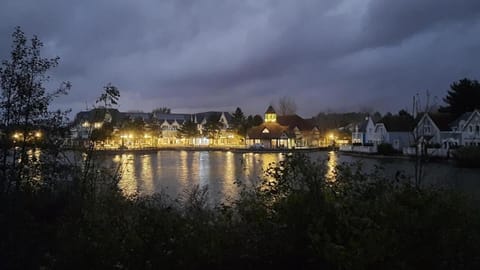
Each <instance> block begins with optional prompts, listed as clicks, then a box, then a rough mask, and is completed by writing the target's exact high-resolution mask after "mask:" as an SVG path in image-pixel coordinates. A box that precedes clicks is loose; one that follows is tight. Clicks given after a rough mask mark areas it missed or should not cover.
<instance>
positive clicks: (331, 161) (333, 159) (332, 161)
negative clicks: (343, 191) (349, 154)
mask: <svg viewBox="0 0 480 270" xmlns="http://www.w3.org/2000/svg"><path fill="white" fill-rule="evenodd" d="M337 166H338V155H337V152H335V151H330V152H328V161H327V168H326V172H327V173H326V175H325V177H326V178H327V180H329V181H335V174H336V168H337Z"/></svg>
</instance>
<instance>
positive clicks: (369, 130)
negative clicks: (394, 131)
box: [352, 116, 376, 145]
mask: <svg viewBox="0 0 480 270" xmlns="http://www.w3.org/2000/svg"><path fill="white" fill-rule="evenodd" d="M375 136H376V135H375V123H374V122H373V119H372V118H371V117H370V116H367V117H366V118H365V120H363V121H362V122H360V123H358V124H356V125H355V128H354V131H353V132H352V143H353V144H362V145H363V144H373V143H375Z"/></svg>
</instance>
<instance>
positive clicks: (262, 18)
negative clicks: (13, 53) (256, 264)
mask: <svg viewBox="0 0 480 270" xmlns="http://www.w3.org/2000/svg"><path fill="white" fill-rule="evenodd" d="M39 3H41V4H39ZM479 13H480V2H479V1H474V0H471V1H467V0H457V1H449V0H422V1H418V0H404V1H393V0H390V1H386V0H370V1H356V0H345V1H334V0H330V1H316V0H310V1H309V0H306V1H286V0H285V1H274V0H270V1H269V0H247V1H220V0H202V1H193V0H179V1H174V0H169V1H153V0H150V1H148V0H145V1H127V0H116V1H113V0H112V1H97V0H95V1H94V0H85V1H68V2H67V1H54V0H46V1H36V0H30V1H19V0H7V1H3V2H2V8H1V9H0V18H1V19H0V20H1V22H2V23H1V24H0V42H1V43H0V57H1V58H2V59H5V58H6V57H7V56H8V50H9V47H8V46H9V44H10V34H11V32H12V31H13V28H14V27H15V26H16V25H19V26H21V27H22V28H23V29H24V30H25V31H26V32H27V33H28V34H29V35H31V34H37V35H38V36H39V37H40V38H41V40H42V41H43V42H44V43H45V53H46V54H47V55H58V56H60V57H61V63H60V66H59V67H58V68H57V69H56V70H55V71H54V74H53V75H54V76H53V77H54V78H55V79H56V80H58V81H60V80H70V81H71V82H72V83H73V86H74V87H73V89H72V92H71V94H70V95H69V96H68V97H64V98H62V99H61V100H59V101H58V102H59V104H60V103H61V104H62V105H64V106H69V107H73V109H74V110H78V109H81V108H84V107H85V102H87V103H92V102H93V101H94V100H95V97H96V96H97V95H98V93H99V91H100V90H101V87H102V86H103V85H104V84H106V83H107V82H113V83H114V84H116V85H118V86H119V88H120V89H121V91H122V98H121V104H122V105H121V108H122V109H125V110H127V109H143V110H146V111H149V110H151V109H152V108H154V107H158V106H170V107H172V108H174V110H175V109H176V110H177V111H178V110H191V111H195V110H203V109H205V110H207V109H229V110H233V109H234V108H235V107H236V106H240V107H242V108H244V109H245V110H246V111H247V112H248V113H261V112H262V111H263V110H264V109H265V107H266V106H267V105H268V103H270V102H273V101H275V100H277V99H278V97H280V96H283V95H289V96H292V97H293V98H294V99H295V100H296V101H297V103H298V105H299V106H298V107H299V108H300V111H299V112H300V113H301V114H303V115H305V116H310V115H313V114H315V113H317V112H319V111H323V110H326V109H337V110H352V109H359V108H366V107H370V108H373V109H375V110H382V111H386V110H394V111H395V110H398V109H400V108H406V107H410V100H411V97H412V96H413V95H415V94H416V93H417V92H421V91H424V90H426V89H429V90H430V92H432V94H433V95H437V96H439V97H441V96H443V95H444V94H445V91H446V89H447V88H448V85H449V83H451V82H452V81H454V80H458V79H460V78H463V77H473V78H477V79H478V78H479V74H480V72H479V71H480V67H479V66H478V60H480V59H479V57H478V50H479V49H480V37H479V36H478V34H477V33H479V32H480V20H479V19H477V18H479V17H480V16H479V15H480V14H479ZM52 83H55V82H52Z"/></svg>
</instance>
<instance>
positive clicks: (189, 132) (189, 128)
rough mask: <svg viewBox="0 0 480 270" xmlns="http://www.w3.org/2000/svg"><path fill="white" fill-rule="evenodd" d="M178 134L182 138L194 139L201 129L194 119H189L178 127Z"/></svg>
mask: <svg viewBox="0 0 480 270" xmlns="http://www.w3.org/2000/svg"><path fill="white" fill-rule="evenodd" d="M178 134H179V135H180V137H182V138H186V139H193V138H195V137H196V136H198V135H199V131H198V129H197V124H195V123H194V122H193V121H191V120H188V121H185V122H183V124H182V126H180V128H179V129H178Z"/></svg>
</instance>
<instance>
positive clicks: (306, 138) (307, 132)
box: [246, 106, 320, 149]
mask: <svg viewBox="0 0 480 270" xmlns="http://www.w3.org/2000/svg"><path fill="white" fill-rule="evenodd" d="M246 141H247V146H250V147H261V148H272V149H275V148H295V147H318V146H319V145H320V132H319V130H318V128H317V127H316V126H315V125H313V124H312V122H311V121H308V120H306V119H303V118H302V117H300V116H298V115H296V114H294V115H284V116H281V115H277V113H276V112H275V110H274V109H273V107H272V106H269V107H268V108H267V110H266V112H265V118H264V122H263V123H262V124H261V125H259V126H255V127H252V128H250V129H249V130H248V132H247V138H246Z"/></svg>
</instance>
